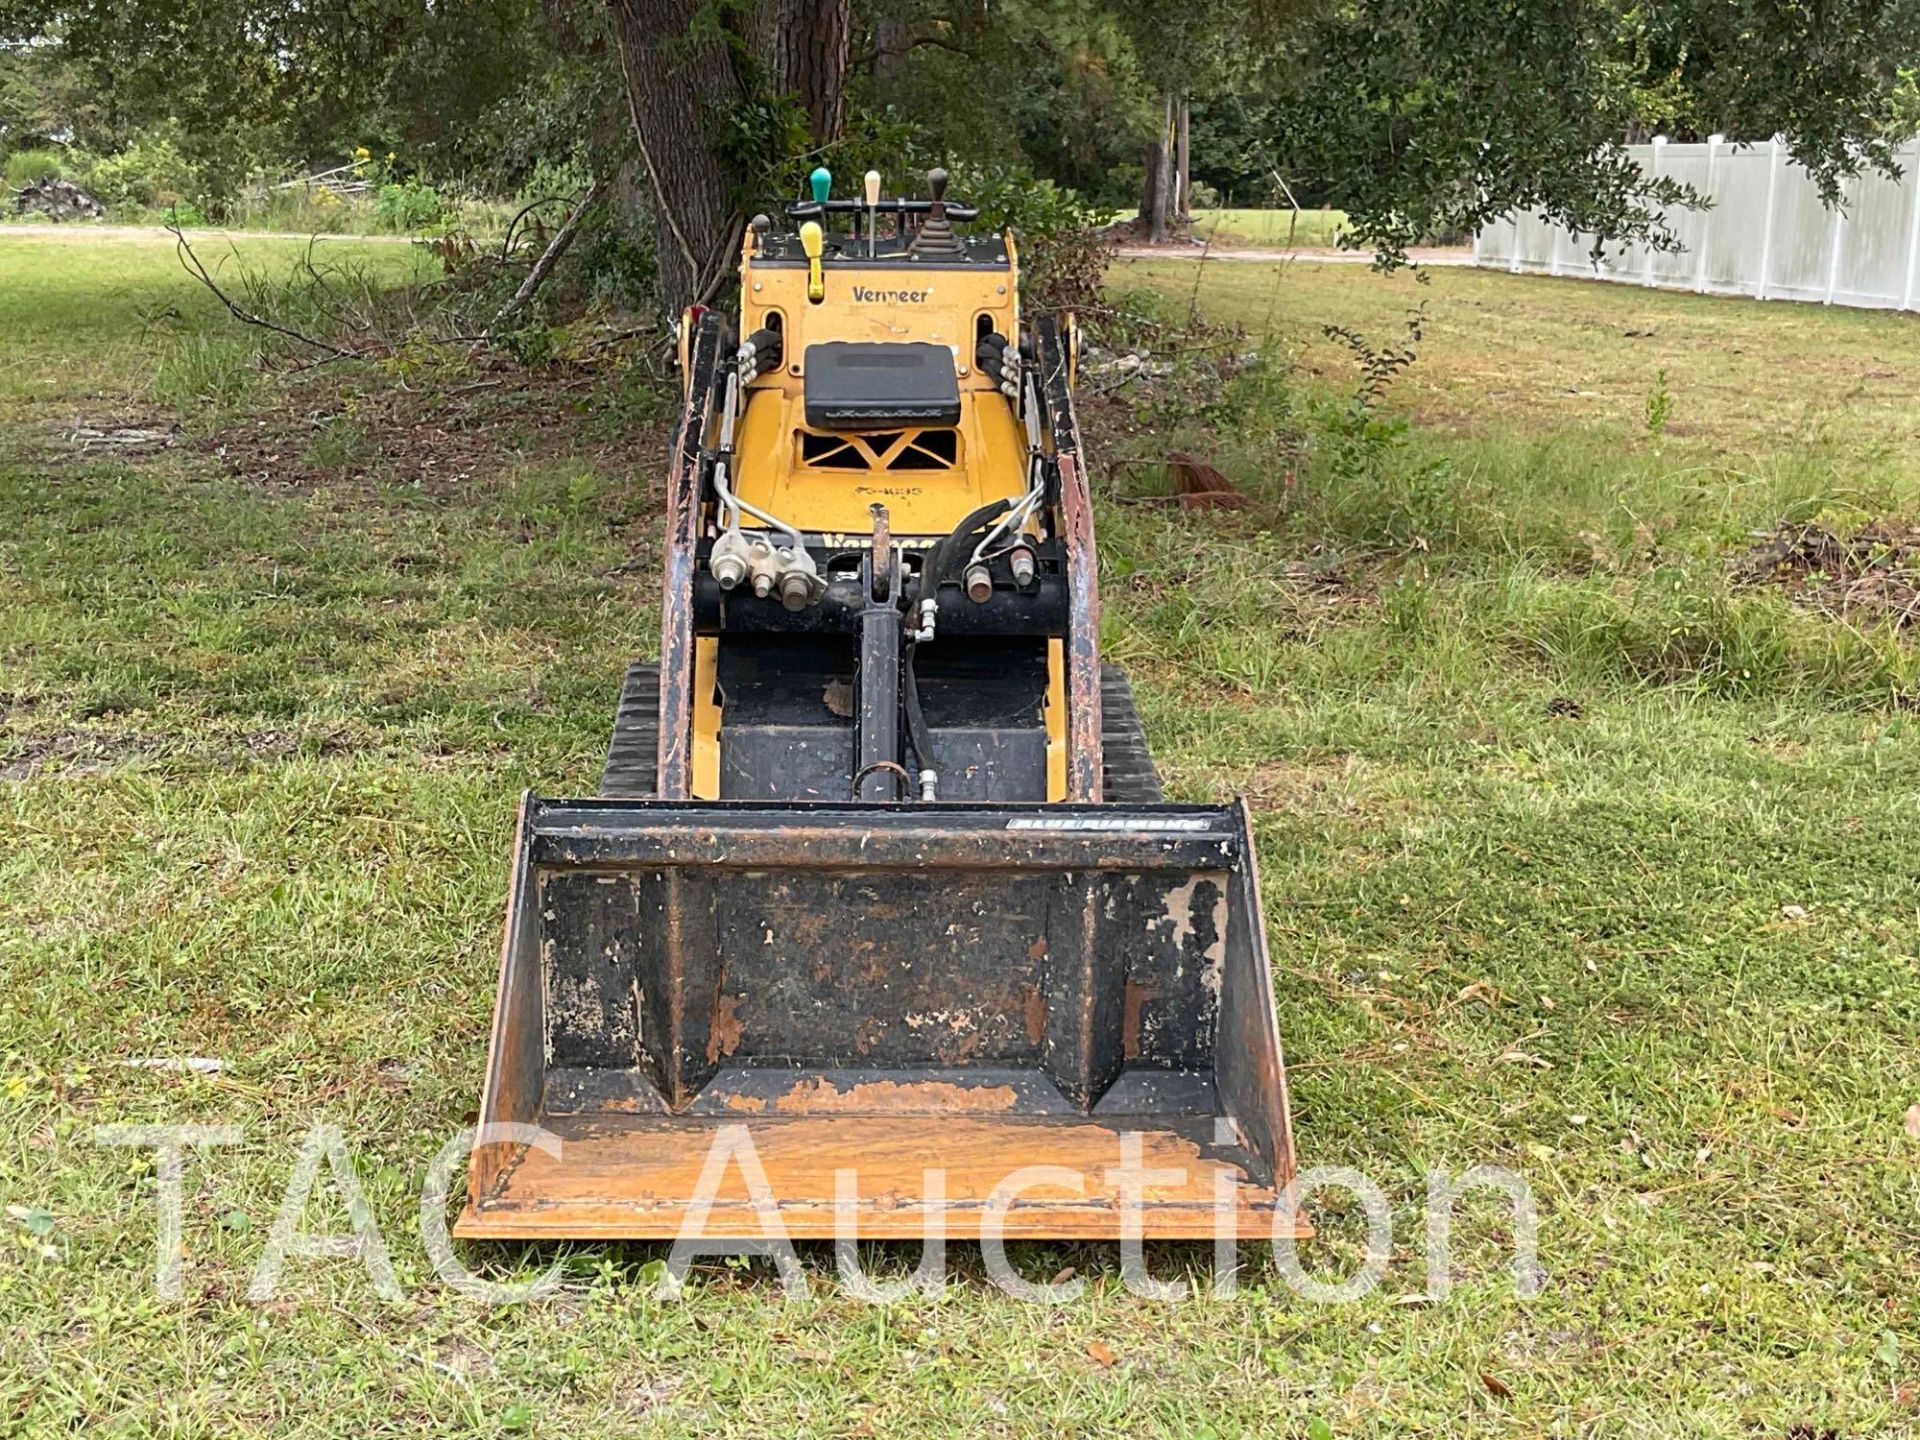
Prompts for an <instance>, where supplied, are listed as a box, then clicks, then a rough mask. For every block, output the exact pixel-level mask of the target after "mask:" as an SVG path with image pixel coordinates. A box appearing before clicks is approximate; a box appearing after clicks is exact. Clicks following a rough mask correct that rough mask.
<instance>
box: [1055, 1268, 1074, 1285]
mask: <svg viewBox="0 0 1920 1440" xmlns="http://www.w3.org/2000/svg"><path fill="white" fill-rule="evenodd" d="M1073 1276H1074V1269H1073V1266H1071V1265H1069V1266H1067V1267H1066V1268H1065V1269H1064V1270H1061V1271H1060V1272H1059V1273H1058V1274H1056V1275H1055V1276H1054V1277H1053V1283H1054V1284H1056V1285H1064V1284H1066V1283H1067V1281H1069V1280H1071V1279H1073Z"/></svg>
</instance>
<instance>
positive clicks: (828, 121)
mask: <svg viewBox="0 0 1920 1440" xmlns="http://www.w3.org/2000/svg"><path fill="white" fill-rule="evenodd" d="M852 30H853V0H778V9H777V12H776V19H775V22H774V31H773V83H774V86H775V88H776V89H777V90H778V92H779V93H780V94H782V95H792V96H795V97H797V98H798V99H799V101H800V104H801V106H802V108H804V109H805V110H806V112H807V125H808V127H809V128H810V129H811V130H812V131H813V143H814V144H816V145H831V144H832V143H833V142H834V141H836V140H838V139H839V138H840V131H841V126H842V123H843V122H844V120H845V111H846V94H847V42H848V39H849V37H850V36H851V34H852Z"/></svg>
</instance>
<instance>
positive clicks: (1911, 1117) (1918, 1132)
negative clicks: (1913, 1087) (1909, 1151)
mask: <svg viewBox="0 0 1920 1440" xmlns="http://www.w3.org/2000/svg"><path fill="white" fill-rule="evenodd" d="M1906 1130H1907V1138H1908V1139H1909V1140H1920V1105H1909V1106H1908V1107H1907V1123H1906Z"/></svg>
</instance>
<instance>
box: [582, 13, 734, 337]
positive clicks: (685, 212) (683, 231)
mask: <svg viewBox="0 0 1920 1440" xmlns="http://www.w3.org/2000/svg"><path fill="white" fill-rule="evenodd" d="M609 3H610V5H611V7H612V13H613V22H614V31H615V34H616V35H617V37H618V41H619V49H620V68H621V73H622V75H623V76H624V78H625V81H626V90H627V106H628V109H629V110H630V111H631V113H632V115H633V133H634V138H635V140H636V141H637V142H638V144H639V147H640V159H641V162H642V164H643V165H644V167H645V169H646V172H647V179H648V181H649V183H650V184H651V185H652V188H653V208H654V240H655V245H654V250H655V254H656V256H657V258H658V263H659V266H660V290H661V299H662V300H663V302H664V303H665V306H666V308H667V310H668V313H670V314H677V313H678V312H679V311H681V310H683V309H685V308H686V307H687V306H689V305H692V304H696V303H698V302H701V301H704V300H707V299H709V298H710V297H711V296H712V295H713V294H714V293H715V292H716V291H717V290H718V288H719V285H720V282H721V280H722V279H723V278H724V276H725V275H726V273H727V267H728V265H729V264H730V263H731V261H732V260H733V258H734V256H735V255H736V254H737V253H738V251H739V247H740V236H741V232H742V230H743V228H744V225H745V220H744V217H742V215H741V214H740V211H739V206H738V204H737V202H736V200H735V180H736V178H737V177H736V176H735V175H734V174H733V173H732V171H731V170H730V169H729V167H728V165H727V163H726V161H725V159H724V158H723V157H722V156H721V155H720V154H719V153H718V152H717V151H716V150H715V149H714V148H713V145H712V142H713V140H714V139H716V138H717V137H718V136H720V135H722V134H724V133H725V126H724V124H723V123H722V122H723V120H724V117H725V114H726V112H727V111H728V110H729V109H730V108H731V107H733V106H734V105H736V104H738V103H739V102H740V101H741V100H742V99H743V98H744V96H743V93H742V87H741V83H740V77H739V75H738V73H737V72H736V71H735V70H734V68H733V62H732V60H731V59H730V58H729V56H728V54H727V50H726V46H725V44H724V43H723V42H721V41H720V40H717V39H713V38H710V37H709V38H701V39H698V40H696V39H693V38H691V37H690V34H689V31H690V27H691V23H692V21H693V18H694V16H695V14H696V13H697V12H698V11H699V10H701V9H702V8H703V6H704V4H705V3H706V0H609Z"/></svg>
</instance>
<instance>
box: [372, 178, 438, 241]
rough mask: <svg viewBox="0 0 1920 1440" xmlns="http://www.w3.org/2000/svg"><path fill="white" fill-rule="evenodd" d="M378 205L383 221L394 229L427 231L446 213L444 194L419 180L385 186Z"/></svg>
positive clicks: (390, 228) (382, 188)
mask: <svg viewBox="0 0 1920 1440" xmlns="http://www.w3.org/2000/svg"><path fill="white" fill-rule="evenodd" d="M376 204H377V208H378V209H379V212H380V223H381V224H383V225H385V226H386V227H387V228H388V229H389V230H395V231H407V230H424V229H426V228H427V227H428V226H430V225H437V224H438V223H439V222H440V221H441V220H442V219H443V218H444V217H445V216H446V213H447V202H446V199H445V197H444V196H442V195H441V194H440V192H439V191H438V190H436V189H434V188H433V186H431V185H428V184H425V183H424V182H422V181H420V180H417V179H413V180H405V181H401V182H399V183H388V184H385V185H382V186H381V187H380V193H379V197H378V200H377V202H376Z"/></svg>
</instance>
